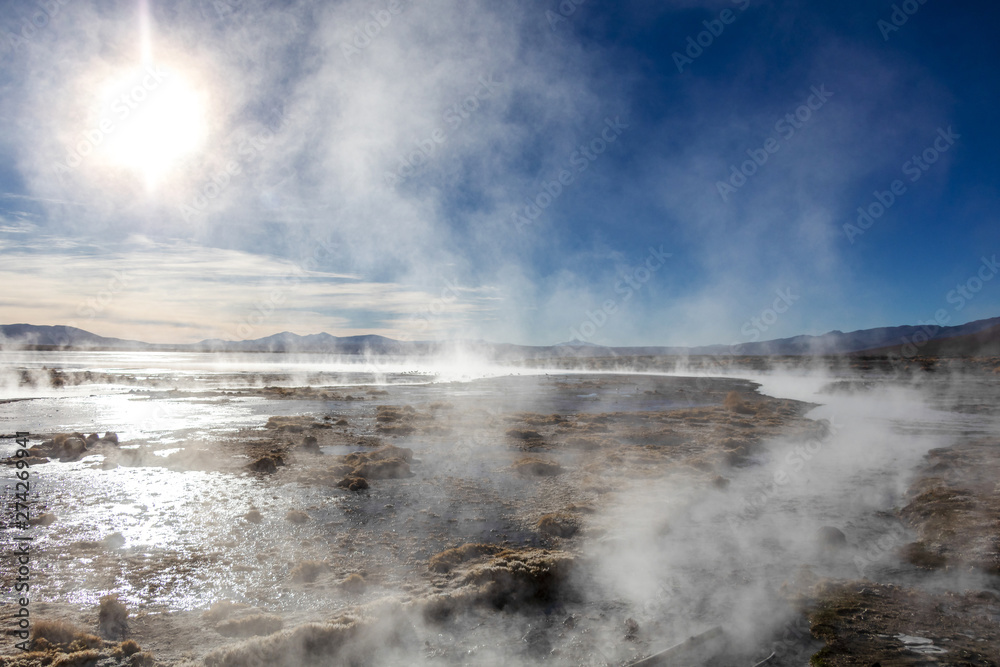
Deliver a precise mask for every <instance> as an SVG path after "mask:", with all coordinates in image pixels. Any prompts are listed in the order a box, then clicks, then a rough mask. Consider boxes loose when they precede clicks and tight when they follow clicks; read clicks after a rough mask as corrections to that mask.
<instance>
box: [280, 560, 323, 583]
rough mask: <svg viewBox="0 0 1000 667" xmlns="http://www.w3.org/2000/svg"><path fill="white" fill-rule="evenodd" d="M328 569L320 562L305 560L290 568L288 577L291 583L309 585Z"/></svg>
mask: <svg viewBox="0 0 1000 667" xmlns="http://www.w3.org/2000/svg"><path fill="white" fill-rule="evenodd" d="M329 569H330V566H329V565H328V564H327V563H325V562H324V561H321V560H306V561H302V562H301V563H299V564H298V565H296V566H295V567H293V568H292V571H291V572H290V573H289V576H290V577H291V578H292V581H294V582H296V583H300V584H311V583H312V582H314V581H316V578H317V577H319V575H321V574H323V573H324V572H326V571H327V570H329Z"/></svg>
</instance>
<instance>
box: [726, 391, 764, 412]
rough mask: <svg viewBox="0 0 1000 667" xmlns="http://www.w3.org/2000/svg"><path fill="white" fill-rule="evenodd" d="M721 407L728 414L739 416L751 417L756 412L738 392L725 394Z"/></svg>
mask: <svg viewBox="0 0 1000 667" xmlns="http://www.w3.org/2000/svg"><path fill="white" fill-rule="evenodd" d="M722 407H724V408H725V409H726V410H729V411H730V412H735V413H737V414H741V415H752V414H754V413H755V412H756V410H755V409H754V408H753V406H751V405H750V404H749V403H747V402H746V401H744V400H743V397H742V396H740V395H739V393H738V392H735V391H731V392H729V393H728V394H726V399H725V400H724V401H723V402H722Z"/></svg>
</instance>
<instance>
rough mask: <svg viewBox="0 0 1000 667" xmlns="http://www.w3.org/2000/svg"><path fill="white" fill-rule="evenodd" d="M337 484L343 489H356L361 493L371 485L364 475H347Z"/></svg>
mask: <svg viewBox="0 0 1000 667" xmlns="http://www.w3.org/2000/svg"><path fill="white" fill-rule="evenodd" d="M337 486H338V487H340V488H341V489H347V490H348V491H354V492H355V493H360V492H361V491H365V490H367V489H368V488H369V487H370V485H369V484H368V480H367V479H365V478H364V477H345V478H344V479H342V480H340V481H339V482H337Z"/></svg>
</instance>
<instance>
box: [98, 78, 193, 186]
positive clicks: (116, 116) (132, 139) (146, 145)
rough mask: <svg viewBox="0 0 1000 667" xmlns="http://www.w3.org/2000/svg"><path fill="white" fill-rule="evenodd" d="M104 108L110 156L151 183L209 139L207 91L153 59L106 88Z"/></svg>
mask: <svg viewBox="0 0 1000 667" xmlns="http://www.w3.org/2000/svg"><path fill="white" fill-rule="evenodd" d="M104 109H105V110H106V111H105V114H104V118H103V119H102V122H103V123H105V124H106V126H107V127H108V130H109V131H108V132H107V135H108V141H107V142H106V146H105V156H106V159H107V160H108V162H109V163H111V164H112V165H115V166H118V167H124V168H127V169H131V170H133V171H135V172H136V173H138V174H140V175H141V176H142V177H143V178H144V180H145V182H146V185H147V187H149V188H155V187H156V185H157V184H158V183H159V182H160V181H161V180H163V178H164V177H165V176H166V175H167V173H168V172H170V171H171V170H172V169H174V168H175V167H176V166H178V165H179V163H180V162H181V161H182V160H183V158H185V157H186V156H188V155H190V154H192V153H194V152H196V151H198V150H199V149H200V148H201V147H202V146H203V145H204V143H205V138H206V134H207V110H206V96H205V94H204V93H203V92H201V91H199V90H198V89H197V88H196V87H195V86H193V85H192V84H191V83H190V81H189V79H188V78H187V77H185V76H184V75H183V74H182V73H181V72H179V71H177V70H175V69H171V68H169V67H164V66H162V65H157V64H152V63H150V64H147V65H145V66H143V67H139V68H136V69H134V70H132V71H130V72H127V73H125V74H123V75H121V76H119V77H118V78H116V79H115V80H114V81H112V82H111V83H109V85H108V86H107V88H106V95H105V104H104Z"/></svg>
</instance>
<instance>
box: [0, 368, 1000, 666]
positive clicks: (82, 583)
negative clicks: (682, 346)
mask: <svg viewBox="0 0 1000 667" xmlns="http://www.w3.org/2000/svg"><path fill="white" fill-rule="evenodd" d="M3 363H4V370H6V371H13V370H14V369H17V370H20V369H30V370H33V371H38V372H41V371H42V369H43V368H60V369H62V370H63V371H64V372H67V373H68V372H71V371H80V372H85V371H90V372H91V374H92V376H94V377H98V376H99V377H98V379H96V380H94V379H92V380H91V381H84V382H82V383H81V384H75V385H68V386H64V387H61V388H58V389H57V388H51V387H48V386H45V385H44V384H41V383H40V384H39V385H37V386H35V387H31V386H22V385H21V384H20V383H19V382H18V381H17V376H16V374H14V373H11V372H8V373H4V378H5V381H6V386H5V389H4V393H3V395H2V397H3V398H5V399H18V400H14V401H13V402H8V403H4V404H0V431H3V432H6V433H12V432H14V431H25V430H27V431H31V432H35V433H53V432H60V431H72V430H79V431H82V432H90V431H91V430H96V429H100V430H101V431H102V432H103V431H104V430H110V431H116V432H117V433H118V434H119V436H120V437H121V439H122V441H123V442H124V443H126V444H127V443H136V442H146V443H152V444H153V445H154V446H156V447H159V448H160V452H159V453H160V454H161V455H167V454H169V453H170V452H172V451H174V450H175V448H176V447H175V446H176V445H177V444H178V443H181V442H188V441H191V440H192V439H195V440H197V439H210V438H211V437H212V436H215V435H220V434H223V433H227V432H231V431H233V430H234V429H239V428H261V427H262V425H263V423H264V422H265V421H266V420H267V418H268V417H270V416H272V415H297V414H315V415H321V414H326V413H329V412H330V411H331V410H334V409H339V410H343V409H348V408H349V407H350V403H344V402H340V401H320V400H298V399H271V398H265V397H261V396H250V395H240V394H239V392H240V391H241V390H243V389H246V388H248V387H259V386H268V385H288V386H301V385H305V384H309V385H310V386H316V385H322V386H324V387H331V388H335V389H336V390H337V391H338V392H340V393H343V394H350V393H351V392H355V393H357V394H358V395H361V392H362V391H364V390H365V389H367V388H370V387H372V386H376V385H379V386H384V385H393V391H394V393H393V396H392V398H391V402H392V403H394V404H404V403H407V402H408V400H409V399H410V398H412V397H414V396H417V395H418V394H417V393H414V394H413V395H412V396H411V395H410V394H409V393H408V392H411V391H413V392H417V388H418V387H419V397H420V399H421V400H423V401H428V400H451V399H464V400H472V401H475V402H483V403H489V404H491V405H493V406H495V407H496V409H497V410H500V411H503V410H516V409H525V408H530V409H531V410H533V411H537V412H540V413H547V412H560V413H565V412H572V411H623V410H663V409H670V408H673V407H680V406H679V405H678V404H675V403H671V402H669V401H665V400H663V399H660V398H657V397H655V396H650V395H648V394H645V393H643V392H640V391H638V388H637V390H636V391H634V392H633V391H629V390H628V389H621V388H619V389H617V390H615V391H608V390H604V389H596V390H595V389H593V388H592V387H590V386H587V387H584V386H581V388H580V390H579V391H578V392H573V391H570V393H566V392H565V391H564V392H562V393H558V394H556V393H553V392H551V391H549V390H548V389H547V387H548V386H549V385H547V384H546V383H551V382H554V381H557V380H558V381H559V382H562V383H563V384H564V386H569V387H570V389H572V387H573V386H575V385H573V383H574V382H579V381H581V379H582V378H583V374H574V373H565V372H556V371H548V372H545V371H537V370H535V371H526V370H515V371H512V370H511V369H509V368H497V367H493V366H489V365H476V366H471V365H463V364H462V363H456V364H454V365H451V366H432V365H431V364H429V363H423V364H411V363H408V362H407V361H406V360H394V361H391V362H390V363H385V362H380V363H378V364H373V363H371V362H366V361H365V360H360V359H356V360H354V361H353V363H352V360H350V359H335V360H321V361H320V362H318V363H317V361H316V358H314V357H299V358H292V357H288V356H285V355H253V356H252V357H244V358H234V357H212V356H208V355H197V354H167V353H111V352H99V353H82V352H81V353H30V354H27V353H25V354H7V355H6V356H5V357H4V358H3ZM513 373H523V374H525V375H528V374H534V375H538V376H539V382H538V385H537V387H536V388H535V389H534V391H529V392H527V393H526V392H525V390H524V386H523V383H522V384H515V383H511V382H508V378H505V376H507V375H510V374H513ZM586 375H588V376H593V375H596V374H595V373H587V374H586ZM742 377H747V378H749V379H752V380H754V381H756V382H759V383H760V384H761V391H762V392H763V393H766V394H769V395H772V396H776V397H781V398H792V399H797V400H802V401H809V402H813V403H818V404H820V405H819V406H818V407H816V408H814V409H813V410H812V411H811V412H810V413H809V415H808V416H809V417H810V418H812V419H826V420H828V421H829V422H830V423H831V433H830V435H829V437H828V438H826V439H824V440H823V441H821V442H814V443H803V442H795V441H789V440H785V441H778V442H775V443H771V445H770V446H769V448H768V449H767V450H766V452H765V453H763V454H762V455H761V456H759V457H758V459H757V460H755V461H754V465H751V466H748V467H746V468H744V469H742V470H741V471H740V472H738V473H736V474H733V475H732V477H733V479H732V484H731V486H730V488H729V489H728V490H727V491H726V492H725V493H721V492H718V493H716V492H711V493H708V494H706V493H704V491H703V490H693V489H689V488H684V487H680V486H679V487H670V486H663V485H662V483H660V484H659V485H657V484H651V485H637V487H636V488H635V489H631V490H626V491H625V492H623V494H622V496H621V501H620V502H618V503H616V504H615V505H613V506H610V507H608V508H605V509H604V510H603V515H602V516H601V517H599V518H598V521H604V523H605V525H606V526H608V530H606V531H604V532H601V533H599V537H597V538H593V539H588V541H586V542H585V543H584V545H583V547H582V551H583V552H584V554H586V556H587V558H588V559H590V562H593V563H597V568H596V570H597V572H598V573H599V574H598V575H597V577H596V581H594V582H591V583H592V585H593V590H592V591H591V592H590V593H589V594H588V595H589V602H593V601H594V600H605V601H607V600H611V601H614V602H615V603H616V604H620V605H623V607H622V608H623V609H624V611H623V612H622V614H627V615H630V616H632V617H634V618H636V620H637V621H638V622H639V623H640V625H641V626H643V627H655V628H659V629H660V630H662V632H663V640H664V643H665V644H666V645H669V644H670V643H672V642H673V641H674V640H679V639H683V638H684V637H685V636H687V635H689V634H692V633H695V632H699V631H702V630H705V629H707V628H708V627H711V626H713V625H716V624H722V625H724V626H725V627H726V628H727V629H728V630H729V631H730V632H732V633H734V634H735V635H737V636H745V637H748V639H747V641H748V642H751V643H752V642H753V641H754V640H753V639H749V637H752V636H753V635H755V634H756V635H757V636H758V638H759V637H760V636H761V635H760V634H759V633H760V632H761V629H762V628H764V629H765V630H766V631H767V632H770V631H773V630H774V629H775V628H774V626H775V625H777V624H780V623H781V622H784V620H783V619H782V618H781V616H780V614H781V612H780V611H779V609H778V607H777V606H775V605H776V603H775V600H776V598H777V597H778V595H777V593H778V591H779V589H780V588H781V586H782V585H783V584H784V583H786V582H788V581H789V579H790V577H792V575H793V574H794V573H795V572H796V571H797V568H801V567H803V566H805V567H808V568H809V569H810V570H811V571H812V572H814V573H815V574H817V575H827V576H836V577H841V578H858V577H861V576H870V577H873V578H875V577H878V578H880V579H883V580H884V579H896V580H899V581H904V582H907V583H910V582H912V576H910V573H908V571H907V569H906V568H905V567H904V566H903V565H902V564H901V563H899V562H898V560H897V559H896V558H895V556H894V555H893V554H894V550H893V549H892V548H883V546H884V545H886V544H889V545H890V546H899V545H901V544H902V543H903V539H902V538H900V537H898V534H897V533H894V532H893V530H895V529H896V528H897V526H896V524H895V521H894V520H893V519H892V518H891V516H888V515H887V514H886V511H887V510H891V509H892V508H893V507H898V506H899V505H900V504H901V503H902V494H903V492H904V490H905V488H906V485H907V483H908V481H909V479H910V475H911V471H912V470H913V469H914V468H915V466H917V465H918V464H919V463H920V461H921V458H922V457H923V455H924V454H925V453H926V452H927V451H928V450H929V449H932V448H934V447H940V446H946V445H949V444H952V443H953V442H954V441H955V440H956V439H957V438H959V437H968V436H974V435H977V434H995V433H997V432H998V431H1000V424H998V422H997V419H996V418H995V417H993V416H990V415H976V414H959V413H955V412H948V411H945V410H941V409H934V408H932V407H931V406H930V404H929V403H928V400H927V395H926V393H924V392H921V391H918V390H917V389H916V388H912V387H905V386H891V385H888V384H877V383H876V385H875V386H874V388H872V389H871V390H870V391H866V392H862V393H857V394H831V393H825V392H824V391H823V388H824V386H825V385H826V384H827V383H828V382H829V381H830V378H829V377H823V376H821V375H811V374H793V373H780V374H779V373H776V374H767V375H761V374H753V375H750V374H744V375H742ZM150 385H152V386H153V388H152V389H149V388H148V387H149V386H150ZM967 393H968V399H969V400H973V396H974V395H976V394H977V388H976V387H971V388H969V389H968V392H967ZM376 400H379V399H376ZM696 404H697V403H686V404H684V407H689V406H691V405H696ZM5 442H6V443H9V441H5ZM13 448H14V447H13V445H11V444H3V445H0V454H2V455H4V456H6V455H9V453H10V452H11V451H12V450H13ZM347 451H348V450H347V449H345V450H344V451H340V449H339V448H336V451H334V449H333V448H330V449H328V453H338V454H339V453H347ZM35 470H36V472H35V477H34V486H33V489H32V491H33V495H34V496H35V497H36V498H38V500H39V501H40V502H41V503H42V504H44V505H45V506H50V507H52V508H53V511H58V512H59V513H60V516H59V521H58V522H57V524H55V525H54V526H53V527H52V528H51V529H49V530H41V529H34V534H35V535H37V540H38V542H37V548H38V549H39V550H40V551H42V552H44V551H45V550H46V548H47V547H48V546H51V545H55V544H63V545H65V544H70V543H84V547H85V546H86V543H87V542H101V541H102V540H104V539H105V538H107V537H108V536H109V535H112V534H115V533H120V535H121V537H122V539H123V540H124V544H123V546H122V548H121V550H120V551H118V552H117V555H115V556H109V555H107V554H106V552H105V550H102V549H96V548H95V549H91V551H86V548H84V553H83V555H82V556H79V555H76V556H74V557H70V556H68V555H65V556H62V558H63V559H64V560H63V561H59V562H52V561H51V560H50V561H43V562H42V563H41V564H40V567H41V568H42V572H41V573H40V576H41V577H42V580H41V581H42V583H41V585H42V589H41V590H42V593H41V595H42V596H43V597H44V598H45V599H47V600H56V601H62V602H68V603H73V604H79V605H93V604H94V602H95V601H96V599H97V598H98V597H100V596H101V595H103V594H105V593H107V592H110V591H114V592H118V593H121V594H123V596H124V597H125V598H126V600H128V601H129V602H131V603H133V604H143V605H159V606H160V608H164V609H200V608H206V607H207V606H208V605H209V604H210V603H211V602H212V601H215V600H219V599H227V598H229V599H243V600H246V601H248V602H250V603H252V604H258V605H261V606H265V605H266V606H267V607H268V608H272V609H286V610H289V611H291V610H297V611H302V610H308V609H322V608H323V605H324V604H325V600H326V597H325V594H324V592H323V591H321V590H320V591H315V590H314V591H309V592H303V591H302V590H300V589H295V588H291V587H284V586H280V585H279V586H276V585H275V583H274V581H273V580H272V572H271V571H270V570H269V569H268V568H267V567H261V563H262V562H266V559H267V558H281V557H282V554H283V553H284V552H285V551H286V550H287V548H288V541H289V540H290V539H293V540H294V541H295V542H296V543H297V546H296V549H297V552H298V553H300V554H301V557H303V558H304V557H308V556H309V555H310V553H312V552H315V554H316V557H317V558H322V551H323V549H322V547H323V545H324V544H326V543H327V541H328V540H329V539H331V531H333V532H337V531H342V530H345V529H349V528H350V524H345V522H344V519H343V517H342V512H341V511H340V509H339V504H340V502H341V500H339V498H340V496H337V495H333V494H330V493H329V492H327V491H322V492H321V491H319V490H315V489H313V490H310V489H303V488H291V487H290V486H273V487H270V488H269V487H266V486H265V487H264V488H262V485H261V482H260V481H259V480H258V479H256V478H252V477H250V476H248V475H233V474H226V473H212V472H175V471H171V470H168V469H166V468H156V467H137V468H118V469H115V470H107V471H106V470H101V469H100V457H99V456H90V457H87V458H84V459H83V460H81V461H78V462H74V463H58V462H54V463H50V464H47V465H45V466H44V467H40V468H37V469H35ZM477 470H478V472H477ZM464 473H465V474H469V475H477V474H478V475H482V476H484V477H485V476H488V474H489V472H488V470H486V469H483V468H476V467H475V466H471V467H468V468H465V469H464ZM4 474H5V475H7V478H8V479H9V475H8V474H7V472H6V471H5V473H4ZM779 475H780V479H781V480H782V481H781V482H780V483H777V482H776V480H777V479H779V477H778V476H779ZM407 488H409V487H406V486H405V485H404V486H401V487H400V489H391V490H390V489H387V490H386V491H385V492H384V493H385V494H386V496H379V497H376V499H375V500H374V501H373V502H376V503H384V502H387V501H391V502H399V500H398V499H394V498H393V497H391V495H392V494H405V493H406V492H407V491H406V489H407ZM10 493H11V489H10V486H9V485H8V486H7V487H6V489H5V492H4V495H5V497H4V499H3V500H4V502H5V503H6V502H7V501H8V500H9V498H7V497H6V496H7V495H9V494H10ZM248 507H255V508H257V509H259V510H260V511H261V512H262V513H263V514H264V515H265V521H264V522H263V523H261V524H260V525H247V524H245V523H240V524H238V525H236V521H235V518H236V517H237V516H240V515H242V514H243V512H245V511H246V509H247V508H248ZM56 508H59V509H56ZM302 508H309V509H310V510H311V512H312V513H313V514H314V515H315V516H317V517H318V520H316V521H314V522H312V523H311V524H309V525H308V526H304V527H297V528H295V529H294V533H293V534H292V535H291V536H290V534H289V529H288V526H287V523H286V522H284V521H283V520H282V517H283V516H284V514H285V513H286V512H287V511H288V510H291V509H302ZM445 511H447V510H445ZM445 518H447V517H445ZM496 521H498V520H494V519H489V521H488V522H487V523H486V524H484V526H485V527H484V528H483V530H484V531H485V530H486V529H487V528H488V527H489V525H492V524H491V523H490V522H496ZM496 525H499V523H497V524H496ZM653 526H656V527H657V528H656V529H655V530H654V529H653V528H652V527H653ZM664 526H665V527H666V528H665V529H661V528H662V527H664ZM822 526H833V527H836V528H838V529H840V530H842V531H843V532H844V533H845V534H846V536H847V540H848V543H849V546H850V548H849V549H848V550H846V551H843V552H841V553H839V555H835V556H831V555H830V552H829V551H828V550H824V549H822V548H821V547H820V546H819V544H818V542H817V531H818V530H819V529H820V527H822ZM394 529H395V528H394V527H393V524H392V523H391V522H390V523H388V524H387V525H386V528H385V530H387V531H393V530H394ZM507 529H509V530H511V531H512V530H513V528H511V527H510V526H508V527H507ZM887 535H888V536H890V538H891V539H889V541H888V542H887V541H886V536H887ZM859 554H861V555H863V556H864V558H863V559H861V560H859V559H858V558H857V556H858V555H859ZM262 556H263V560H262ZM378 557H379V556H378V554H365V553H361V554H359V558H378ZM109 558H119V561H118V566H117V567H118V569H117V570H114V575H113V576H111V577H110V578H108V576H107V575H100V577H98V576H96V575H95V574H94V572H107V568H97V567H96V564H97V562H98V561H101V559H109ZM101 562H103V561H101ZM102 577H103V578H102ZM956 585H957V584H956ZM470 641H471V640H470ZM765 655H766V653H765Z"/></svg>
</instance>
